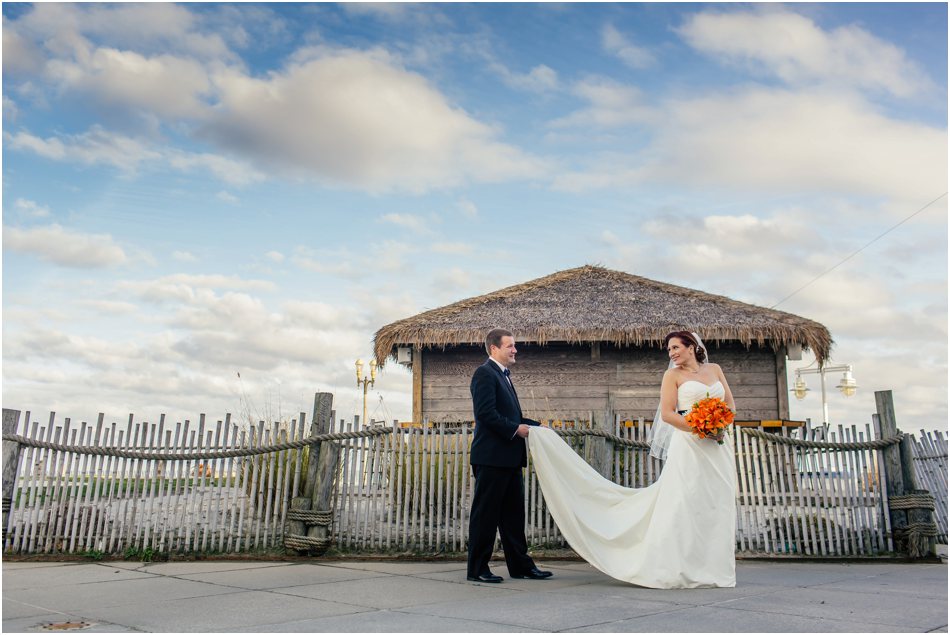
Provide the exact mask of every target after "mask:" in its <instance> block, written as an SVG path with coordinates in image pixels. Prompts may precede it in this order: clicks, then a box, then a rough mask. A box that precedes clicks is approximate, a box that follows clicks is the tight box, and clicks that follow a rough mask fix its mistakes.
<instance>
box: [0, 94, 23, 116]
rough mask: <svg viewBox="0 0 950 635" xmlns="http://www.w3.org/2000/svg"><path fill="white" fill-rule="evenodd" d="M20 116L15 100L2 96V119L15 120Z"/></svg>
mask: <svg viewBox="0 0 950 635" xmlns="http://www.w3.org/2000/svg"><path fill="white" fill-rule="evenodd" d="M19 116H20V109H19V108H18V107H17V105H16V102H15V101H13V100H12V99H10V98H9V97H7V96H6V95H4V96H3V119H4V121H16V120H17V118H18V117H19Z"/></svg>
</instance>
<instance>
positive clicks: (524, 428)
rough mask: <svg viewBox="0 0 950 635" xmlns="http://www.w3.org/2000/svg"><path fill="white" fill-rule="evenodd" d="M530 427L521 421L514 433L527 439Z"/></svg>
mask: <svg viewBox="0 0 950 635" xmlns="http://www.w3.org/2000/svg"><path fill="white" fill-rule="evenodd" d="M530 429H531V426H529V425H527V424H524V423H522V424H520V425H519V426H518V431H517V432H515V434H517V435H518V436H519V437H521V438H522V439H527V438H528V430H530Z"/></svg>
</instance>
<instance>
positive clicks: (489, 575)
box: [468, 573, 504, 582]
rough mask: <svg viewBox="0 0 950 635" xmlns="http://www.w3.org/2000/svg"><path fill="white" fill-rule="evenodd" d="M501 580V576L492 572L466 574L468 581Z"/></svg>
mask: <svg viewBox="0 0 950 635" xmlns="http://www.w3.org/2000/svg"><path fill="white" fill-rule="evenodd" d="M502 580H504V578H503V577H501V576H500V575H495V574H493V573H482V574H480V575H470V576H468V581H469V582H501V581H502Z"/></svg>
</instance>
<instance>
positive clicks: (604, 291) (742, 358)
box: [375, 265, 832, 422]
mask: <svg viewBox="0 0 950 635" xmlns="http://www.w3.org/2000/svg"><path fill="white" fill-rule="evenodd" d="M495 327H501V328H507V329H509V330H511V331H512V332H513V333H514V335H515V340H516V342H517V346H518V362H517V364H516V365H515V366H513V367H512V369H511V372H512V379H513V380H514V382H515V386H516V387H517V389H518V396H519V398H520V400H521V404H522V408H523V409H524V411H525V415H526V416H528V417H532V418H536V419H574V418H577V419H583V420H586V419H588V418H589V417H590V414H591V413H592V412H593V413H595V416H597V415H599V414H600V413H603V412H606V411H608V409H609V410H610V411H613V412H615V413H617V414H620V415H621V417H623V418H625V419H636V418H638V417H643V418H644V419H647V420H651V419H652V418H653V415H654V413H655V411H656V407H657V402H658V399H659V394H660V380H661V379H662V375H663V372H664V371H665V370H666V368H667V364H668V363H669V360H668V357H667V355H666V351H665V350H664V349H663V338H664V337H665V336H666V334H667V333H669V332H670V331H674V330H689V331H695V332H697V333H699V335H700V336H701V337H702V338H703V340H704V342H705V344H706V346H707V348H708V349H709V353H710V356H711V360H712V361H714V362H716V363H717V364H719V365H720V366H722V369H723V371H724V372H725V374H726V378H727V379H728V380H729V384H730V387H731V388H732V392H733V395H734V396H735V399H736V407H737V410H738V413H737V418H738V419H740V420H760V419H788V418H789V414H788V397H789V389H788V380H787V373H786V360H787V359H788V355H789V354H790V355H791V358H792V359H800V355H801V351H802V350H803V349H805V350H811V351H812V352H813V353H814V354H815V355H816V357H817V358H818V359H819V361H823V360H824V359H826V358H827V357H828V354H829V351H830V348H831V345H832V340H831V335H830V333H829V332H828V329H826V328H825V327H824V326H822V325H821V324H818V323H817V322H813V321H811V320H807V319H805V318H801V317H798V316H796V315H792V314H790V313H785V312H782V311H775V310H772V309H767V308H763V307H758V306H754V305H751V304H745V303H743V302H737V301H735V300H731V299H729V298H726V297H723V296H719V295H712V294H710V293H705V292H702V291H696V290H693V289H687V288H684V287H678V286H674V285H670V284H665V283H662V282H657V281H655V280H649V279H647V278H642V277H640V276H635V275H631V274H628V273H624V272H620V271H613V270H610V269H605V268H602V267H596V266H590V265H587V266H583V267H578V268H576V269H569V270H566V271H561V272H558V273H555V274H552V275H549V276H546V277H544V278H539V279H537V280H531V281H529V282H525V283H524V284H519V285H516V286H513V287H507V288H505V289H500V290H498V291H495V292H492V293H488V294H485V295H482V296H478V297H474V298H469V299H467V300H462V301H460V302H456V303H454V304H450V305H447V306H444V307H440V308H438V309H433V310H431V311H426V312H425V313H420V314H419V315H415V316H412V317H409V318H406V319H403V320H399V321H398V322H393V323H392V324H389V325H387V326H384V327H383V328H381V329H379V331H377V332H376V336H375V355H376V360H377V362H378V363H379V364H380V365H383V364H385V363H386V362H387V361H393V360H396V361H400V362H402V363H408V364H411V367H412V379H413V420H414V421H416V422H422V421H430V422H432V421H456V422H458V421H471V420H472V418H473V415H472V401H471V394H470V392H469V382H470V380H471V377H472V373H473V372H474V371H475V368H476V367H477V366H478V365H479V364H481V363H482V362H484V361H485V359H486V357H487V354H486V352H485V347H484V338H485V334H486V333H487V332H488V331H489V330H490V329H492V328H495Z"/></svg>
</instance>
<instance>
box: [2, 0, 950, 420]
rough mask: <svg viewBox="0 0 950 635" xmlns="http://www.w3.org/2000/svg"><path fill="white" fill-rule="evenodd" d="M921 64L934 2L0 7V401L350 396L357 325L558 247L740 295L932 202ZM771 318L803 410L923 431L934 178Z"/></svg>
mask: <svg viewBox="0 0 950 635" xmlns="http://www.w3.org/2000/svg"><path fill="white" fill-rule="evenodd" d="M946 78H947V8H946V5H945V4H943V3H921V4H907V3H895V4H889V3H872V4H858V3H836V4H788V5H781V4H762V5H759V4H749V5H745V4H714V5H712V4H711V5H704V4H650V3H647V4H583V5H582V4H558V5H548V4H508V5H498V4H437V5H426V4H420V5H407V4H370V3H365V4H346V5H331V4H319V5H311V4H283V5H271V4H187V5H173V4H160V3H151V4H110V5H97V4H37V5H31V4H10V3H5V4H4V5H3V179H4V181H3V400H4V406H5V407H13V408H17V409H22V410H27V409H29V410H33V411H34V412H36V413H39V415H40V416H41V417H45V413H46V412H48V411H50V410H55V411H56V412H58V413H60V414H62V415H64V416H70V417H72V418H74V419H86V420H89V419H93V418H94V417H95V414H96V413H98V412H100V411H104V412H106V413H107V415H108V416H109V417H110V418H115V419H119V420H121V419H123V418H124V417H126V416H127V414H128V413H129V412H134V413H136V415H138V416H142V417H146V418H150V419H156V418H157V415H158V414H159V413H162V412H165V413H168V414H169V416H171V417H172V418H185V417H188V418H192V419H194V418H196V414H197V413H198V412H205V413H208V414H209V416H212V417H221V416H223V413H224V412H233V413H235V414H236V415H238V416H239V417H243V416H247V415H248V414H249V415H250V416H251V417H253V418H255V419H256V418H258V417H265V418H274V417H287V416H288V415H289V414H292V413H296V412H299V411H301V410H304V411H309V409H310V404H311V402H312V395H313V393H314V392H315V391H318V390H329V391H332V392H333V393H335V394H336V396H337V397H336V398H337V408H338V410H339V411H340V412H341V413H352V412H357V411H358V410H359V409H360V402H359V397H358V394H357V391H356V387H355V382H354V377H353V361H354V360H355V359H356V358H357V357H362V358H364V359H366V358H368V356H369V354H370V351H371V339H372V335H373V333H374V332H375V331H376V330H377V329H378V328H379V327H381V326H383V325H385V324H388V323H389V322H392V321H394V320H397V319H400V318H403V317H407V316H410V315H414V314H416V313H418V312H420V311H423V310H425V309H429V308H434V307H438V306H442V305H444V304H447V303H450V302H453V301H456V300H460V299H463V298H467V297H471V296H473V295H477V294H481V293H486V292H488V291H491V290H493V289H497V288H501V287H504V286H508V285H511V284H517V283H520V282H524V281H526V280H530V279H533V278H536V277H540V276H544V275H547V274H550V273H553V272H555V271H559V270H562V269H566V268H570V267H575V266H579V265H582V264H585V263H599V264H602V265H604V266H607V267H611V268H615V269H619V270H623V271H627V272H630V273H635V274H638V275H643V276H646V277H649V278H653V279H657V280H662V281H664V282H670V283H673V284H679V285H683V286H687V287H691V288H697V289H703V290H707V291H709V292H712V293H716V294H721V295H726V296H729V297H732V298H734V299H736V300H740V301H744V302H750V303H754V304H758V305H763V306H771V305H773V304H774V303H775V302H777V301H779V300H780V299H781V298H783V297H784V296H786V295H787V294H789V293H791V292H792V291H793V290H795V289H796V288H798V287H799V286H801V285H802V284H805V283H806V282H808V281H809V280H811V279H812V278H814V277H815V276H817V275H818V274H820V273H821V272H823V271H825V270H827V269H828V268H830V267H832V266H833V265H835V264H837V263H838V262H840V261H841V260H842V259H844V258H845V257H846V256H848V255H849V254H851V253H852V252H854V251H855V250H857V249H859V248H860V247H862V246H863V245H865V244H866V243H868V242H869V241H871V240H872V239H874V238H875V237H876V236H878V235H880V234H881V233H883V232H885V231H886V230H888V229H889V228H891V227H893V226H894V225H896V224H897V223H899V222H900V221H901V220H903V219H904V218H906V217H908V216H910V215H911V214H913V213H914V212H915V211H917V210H919V209H920V208H922V207H923V206H924V205H925V204H927V203H928V202H930V201H932V200H934V199H937V198H938V197H940V196H941V195H943V194H944V193H945V192H946V191H947V84H946ZM778 308H780V309H783V310H786V311H789V312H792V313H795V314H798V315H802V316H804V317H808V318H810V319H814V320H817V321H819V322H821V323H823V324H825V325H826V326H827V327H828V328H829V329H830V330H831V332H832V335H833V336H834V338H835V340H836V348H835V350H834V354H833V361H834V362H836V363H851V364H854V367H855V376H856V378H857V380H858V383H859V385H860V390H859V393H858V395H857V396H855V397H854V398H852V399H848V400H845V399H844V398H843V397H841V395H839V394H837V393H836V392H833V394H832V395H831V397H830V409H831V418H832V421H833V422H847V423H856V424H863V423H864V422H866V421H868V420H869V418H870V414H871V413H872V412H873V411H874V397H873V392H874V391H875V390H883V389H892V390H894V391H895V399H896V403H897V412H898V417H902V418H903V419H902V420H905V421H908V423H907V424H905V425H906V427H907V428H909V429H912V430H913V429H918V428H921V427H923V428H940V429H946V425H947V424H946V422H947V400H946V395H947V362H946V354H947V348H946V345H945V343H946V341H947V204H946V197H943V198H940V199H939V200H938V201H937V202H936V203H934V204H933V205H932V206H930V207H929V208H928V209H926V210H925V211H923V212H921V213H920V214H917V215H916V216H914V217H913V218H912V219H911V220H909V221H908V222H906V223H904V224H902V225H900V226H899V227H898V228H896V229H894V230H893V231H892V232H890V233H888V234H887V235H886V236H885V237H884V238H882V239H881V240H879V241H878V242H876V243H874V244H873V245H871V246H870V247H868V248H867V249H865V250H864V251H862V252H861V253H860V254H858V255H857V256H855V257H854V258H852V259H850V260H848V262H847V263H845V264H843V265H842V266H840V267H838V268H836V269H835V270H834V271H833V272H832V273H830V274H828V275H826V276H824V277H822V278H821V279H820V280H819V281H818V282H816V283H815V284H812V285H810V286H809V287H807V288H806V289H805V290H803V291H801V292H800V293H798V294H796V295H795V296H793V297H792V298H790V299H789V300H786V301H785V302H783V303H782V304H781V305H780V306H779V307H778ZM810 361H811V360H810V359H807V358H806V359H805V360H803V361H802V362H801V364H796V365H805V364H807V363H809V362H810ZM238 374H240V378H239V377H238ZM837 379H838V377H836V376H834V377H831V378H830V380H831V382H830V383H832V384H833V383H837ZM657 381H658V382H659V377H658V378H657ZM808 381H809V384H810V387H811V388H812V393H810V394H809V396H808V397H807V398H806V399H805V400H804V401H802V402H797V401H794V400H793V403H792V416H793V417H795V418H805V417H812V418H813V419H818V418H819V416H820V411H821V410H820V402H819V400H818V397H817V393H818V392H819V391H818V384H817V381H816V378H815V377H814V376H812V377H810V378H809V379H808ZM409 392H410V377H409V374H408V373H407V372H406V371H405V369H402V368H400V367H398V366H397V365H395V364H390V365H388V366H387V367H386V369H385V370H384V372H383V373H382V375H381V376H380V379H379V381H378V382H377V383H376V386H375V388H374V389H373V390H372V391H371V393H370V405H369V408H370V412H371V413H373V414H375V415H376V416H377V417H379V416H385V417H386V418H394V417H398V418H407V417H408V416H409V414H410V394H409Z"/></svg>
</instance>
